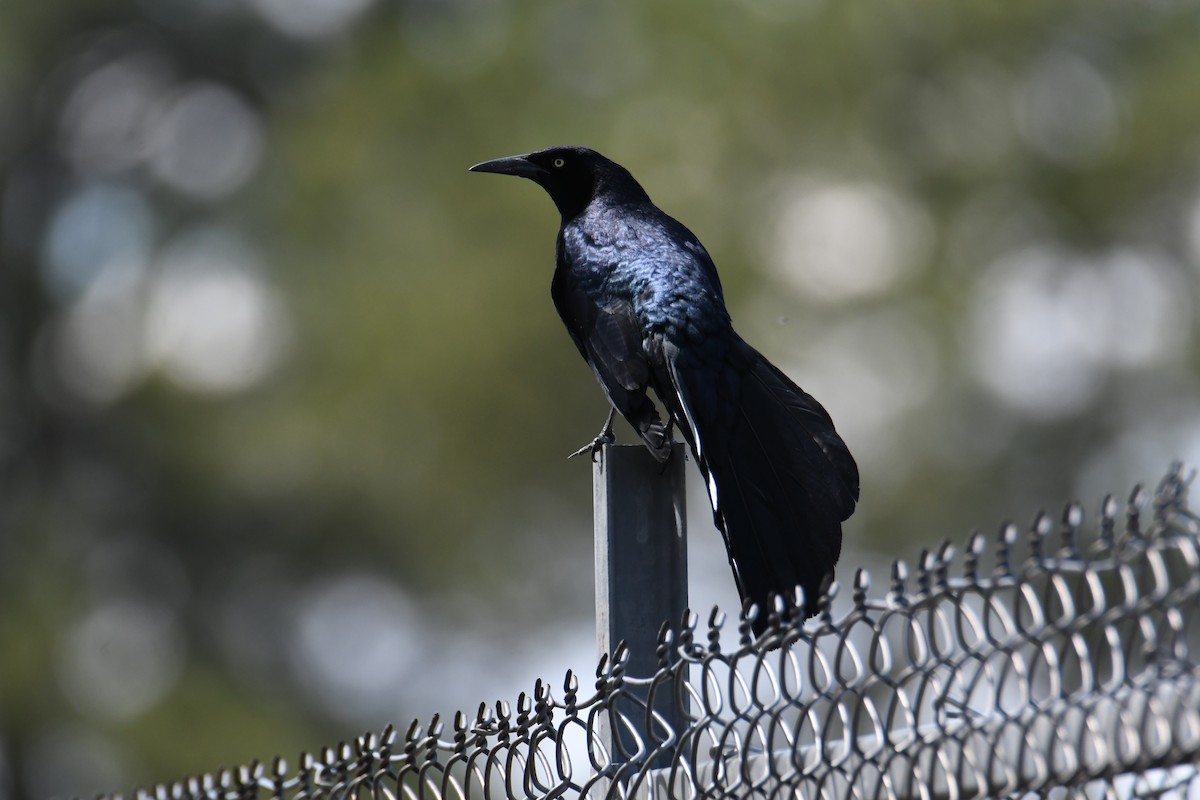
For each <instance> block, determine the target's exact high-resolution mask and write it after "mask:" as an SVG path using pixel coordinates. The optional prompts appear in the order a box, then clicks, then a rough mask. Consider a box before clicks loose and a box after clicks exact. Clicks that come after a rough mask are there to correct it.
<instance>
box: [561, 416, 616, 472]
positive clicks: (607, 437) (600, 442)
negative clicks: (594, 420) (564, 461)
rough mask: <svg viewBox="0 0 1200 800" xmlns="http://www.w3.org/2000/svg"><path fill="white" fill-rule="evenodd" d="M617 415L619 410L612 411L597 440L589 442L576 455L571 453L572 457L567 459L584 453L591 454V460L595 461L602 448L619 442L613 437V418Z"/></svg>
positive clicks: (570, 456)
mask: <svg viewBox="0 0 1200 800" xmlns="http://www.w3.org/2000/svg"><path fill="white" fill-rule="evenodd" d="M616 413H617V410H616V409H615V408H614V409H612V410H611V411H609V412H608V419H607V420H606V421H605V422H604V427H603V428H601V429H600V433H598V434H597V435H596V438H595V439H592V440H591V441H590V442H588V443H587V444H585V445H584V446H583V447H581V448H579V449H578V450H576V451H575V452H574V453H571V455H569V456H567V458H574V457H575V456H581V455H583V454H584V453H590V454H591V460H592V461H595V460H596V453H599V452H600V448H601V447H603V446H604V445H606V444H612V443H613V442H615V441H616V440H617V437H616V436H614V435H613V429H612V428H613V416H614V415H615V414H616Z"/></svg>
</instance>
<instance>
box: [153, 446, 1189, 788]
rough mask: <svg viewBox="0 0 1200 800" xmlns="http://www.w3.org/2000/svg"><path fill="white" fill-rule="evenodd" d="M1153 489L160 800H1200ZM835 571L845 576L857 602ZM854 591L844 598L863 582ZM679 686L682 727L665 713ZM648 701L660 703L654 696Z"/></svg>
mask: <svg viewBox="0 0 1200 800" xmlns="http://www.w3.org/2000/svg"><path fill="white" fill-rule="evenodd" d="M1188 480H1189V479H1187V478H1185V477H1184V476H1183V475H1182V474H1181V472H1180V469H1179V468H1175V469H1172V470H1171V472H1170V473H1169V474H1168V475H1167V476H1166V478H1165V479H1164V480H1163V481H1162V483H1161V484H1160V485H1159V487H1158V489H1157V491H1156V492H1155V493H1153V494H1150V493H1148V492H1143V491H1142V490H1141V489H1137V490H1135V491H1134V492H1133V494H1132V495H1131V497H1130V499H1129V500H1128V502H1127V503H1125V504H1124V505H1122V504H1120V503H1118V502H1116V501H1114V500H1113V499H1112V498H1109V499H1107V500H1106V501H1105V502H1104V503H1103V505H1102V508H1101V509H1100V513H1099V514H1098V516H1097V517H1096V518H1095V520H1094V522H1092V523H1091V524H1085V515H1084V512H1083V509H1082V508H1081V507H1079V506H1078V505H1071V506H1068V507H1067V509H1066V511H1065V513H1064V514H1063V516H1062V518H1061V520H1054V519H1052V518H1050V517H1048V516H1041V517H1039V518H1038V519H1037V520H1036V521H1035V522H1034V524H1033V526H1032V527H1031V528H1030V529H1029V530H1028V531H1025V532H1023V533H1022V532H1020V531H1018V529H1017V528H1016V527H1015V526H1011V525H1009V526H1005V527H1004V528H1003V529H1002V530H1001V532H1000V535H999V537H998V538H997V539H996V540H995V541H994V542H993V543H991V544H989V543H988V541H987V539H986V538H985V537H984V536H982V535H978V534H977V535H975V536H972V537H971V538H970V539H969V541H968V542H967V544H966V547H965V548H964V550H963V552H962V553H961V555H959V554H958V553H957V551H956V548H955V547H954V546H952V545H950V544H949V543H946V544H943V545H942V546H941V547H939V548H937V549H935V550H930V551H927V552H925V553H923V554H922V555H921V557H920V559H919V561H918V563H917V564H916V566H915V568H914V569H910V568H909V567H908V566H907V565H906V564H905V563H904V562H899V561H898V562H896V563H895V564H894V565H893V568H892V574H891V579H890V582H889V583H888V585H887V586H886V589H884V590H883V591H882V592H880V591H878V590H875V591H873V590H872V584H871V581H870V578H869V576H868V575H867V574H866V573H865V572H862V571H860V572H859V573H858V574H857V575H856V576H855V577H854V579H853V581H852V582H851V585H850V589H849V590H850V591H851V593H852V600H853V607H852V609H851V610H850V611H849V612H848V613H846V614H845V615H844V616H843V617H841V618H840V619H837V620H834V619H833V618H832V616H831V614H830V613H829V611H828V605H826V609H825V611H824V613H823V614H821V615H820V616H818V617H817V619H816V620H815V621H809V622H808V623H807V624H805V623H804V622H803V620H802V619H800V618H798V616H797V615H795V614H794V613H791V612H790V611H789V609H788V608H787V607H785V604H783V603H780V604H779V605H778V606H777V608H775V609H773V610H772V611H771V617H772V624H771V627H770V630H769V631H768V633H767V634H766V636H765V637H763V638H762V639H760V640H759V641H757V642H755V641H752V640H751V635H750V627H749V624H748V623H747V622H746V621H745V620H744V619H739V621H738V622H737V624H733V623H727V622H726V620H725V618H724V616H723V615H722V614H721V613H720V612H719V611H716V610H714V611H713V612H712V614H711V615H709V617H708V618H707V619H705V620H700V619H699V618H697V617H696V616H694V615H688V616H687V617H686V618H685V619H684V621H683V625H681V626H680V627H679V630H678V632H677V633H674V634H673V633H670V632H664V634H663V635H662V637H660V644H659V647H658V651H657V655H658V659H659V668H658V670H657V672H656V673H655V674H654V675H653V677H651V678H649V679H645V680H636V679H633V678H631V677H628V676H627V675H626V674H625V672H624V665H625V663H626V656H627V654H626V653H625V652H624V650H623V648H618V651H617V653H616V654H615V655H614V657H613V658H612V659H611V660H604V661H602V662H601V664H600V666H599V668H598V669H597V672H596V681H595V684H594V687H592V688H588V689H586V690H584V689H583V688H582V687H581V686H580V681H579V679H578V677H577V676H575V675H573V674H570V673H568V674H567V676H566V680H565V681H564V683H563V685H562V687H561V690H556V689H552V688H551V687H550V686H549V685H547V684H544V683H541V682H539V683H538V684H537V685H536V686H535V688H534V690H533V692H532V693H531V694H528V695H522V696H521V697H520V698H519V699H518V700H517V703H516V706H515V708H513V707H510V706H509V705H507V704H504V703H498V704H496V705H495V706H488V705H486V704H485V705H481V706H480V707H479V709H478V711H477V713H475V714H474V715H466V714H462V713H459V714H457V715H455V717H454V718H453V719H452V720H449V721H443V720H441V719H439V718H437V717H435V718H434V719H433V721H432V722H431V723H429V724H428V725H420V724H418V723H413V725H412V726H410V727H409V728H408V729H407V730H406V731H403V732H400V731H397V730H394V729H392V728H388V729H387V730H385V731H384V732H383V733H382V734H381V735H379V736H375V735H369V736H364V737H362V738H361V739H359V740H358V741H357V742H355V743H353V744H341V745H339V746H337V747H336V748H330V749H327V750H325V751H323V752H321V753H319V754H304V755H302V756H301V757H300V760H299V763H296V764H288V763H287V762H285V761H284V760H282V759H278V760H276V761H275V762H274V763H273V764H271V765H265V764H259V763H254V764H251V765H249V766H247V767H243V768H240V769H237V770H233V771H223V772H221V773H218V774H215V775H205V776H202V777H196V778H189V779H187V780H185V781H182V782H179V783H176V784H173V785H170V786H159V787H157V789H155V790H154V791H153V792H148V793H147V794H151V795H157V796H158V797H161V798H164V799H165V798H213V799H214V800H216V799H217V798H220V799H221V800H235V798H237V799H239V800H240V799H241V798H251V797H259V796H271V797H276V798H288V800H293V799H294V800H299V799H300V798H325V797H328V798H344V797H372V798H389V800H390V799H391V798H399V797H409V798H485V797H486V798H526V797H528V798H552V797H603V796H609V797H656V798H658V797H662V798H666V797H671V798H693V797H771V798H774V797H802V798H818V797H820V798H843V797H872V798H910V797H911V798H934V797H946V798H958V797H1063V798H1066V797H1087V798H1096V797H1104V798H1110V797H1111V798H1117V797H1121V798H1127V797H1137V798H1145V797H1172V798H1200V760H1198V759H1200V682H1198V679H1200V602H1198V600H1200V519H1198V518H1197V517H1196V516H1195V515H1194V514H1192V513H1191V512H1190V511H1189V510H1188V508H1187V504H1186V497H1185V491H1186V488H1187V483H1188ZM837 591H838V588H837V586H836V585H835V587H834V588H833V589H832V590H831V593H833V594H836V592H837ZM842 591H845V588H844V587H843V589H842ZM664 695H670V696H673V698H674V703H673V704H672V705H674V707H675V708H677V709H679V710H680V711H681V713H682V718H683V724H678V723H676V724H675V725H672V724H670V722H669V721H668V718H667V717H665V716H663V715H662V714H660V713H659V711H658V709H659V708H660V707H661V705H662V704H661V703H660V702H659V700H660V699H661V698H662V697H663V696H664ZM648 708H649V709H651V710H650V711H647V709H648Z"/></svg>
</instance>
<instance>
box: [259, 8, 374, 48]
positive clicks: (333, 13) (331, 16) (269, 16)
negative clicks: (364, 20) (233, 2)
mask: <svg viewBox="0 0 1200 800" xmlns="http://www.w3.org/2000/svg"><path fill="white" fill-rule="evenodd" d="M372 2H373V0H254V7H255V8H256V9H257V10H258V13H259V14H261V15H262V17H263V19H265V20H266V21H267V22H268V23H270V24H271V25H272V26H273V27H274V28H275V29H276V30H278V31H279V32H280V33H282V34H285V35H287V36H291V37H292V38H295V39H322V38H324V37H326V36H333V35H335V34H338V33H341V32H342V31H343V30H345V28H346V27H347V26H349V25H350V23H352V22H353V21H354V20H355V19H356V18H357V17H358V16H359V15H361V14H362V13H363V12H364V11H366V10H367V8H369V7H370V5H371V3H372Z"/></svg>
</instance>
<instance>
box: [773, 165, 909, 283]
mask: <svg viewBox="0 0 1200 800" xmlns="http://www.w3.org/2000/svg"><path fill="white" fill-rule="evenodd" d="M778 207H779V208H780V209H781V212H780V214H779V216H778V218H777V219H776V222H775V231H774V234H775V235H774V243H775V251H774V253H773V254H771V255H770V256H769V260H770V262H771V263H772V264H774V265H775V268H776V269H777V271H778V274H779V275H780V276H781V277H782V278H784V280H786V281H787V282H788V283H789V284H790V285H791V286H793V287H794V288H796V289H797V290H798V291H800V292H802V293H803V294H805V295H806V296H808V297H811V298H814V299H818V300H824V301H829V302H837V301H844V300H851V299H857V298H862V297H868V296H873V295H878V294H881V293H883V292H886V291H887V290H889V289H891V288H893V287H894V286H896V285H897V284H898V283H899V282H900V281H901V280H902V279H903V278H905V277H907V276H908V274H909V273H911V272H912V271H913V269H914V267H916V266H917V264H918V263H919V262H920V260H921V258H922V257H923V256H924V254H925V251H926V248H927V246H928V242H929V239H930V236H931V224H930V222H929V220H928V219H927V218H926V215H925V214H924V213H923V212H922V211H921V210H920V209H918V208H917V207H916V205H915V204H914V202H913V201H911V200H909V199H907V198H905V197H903V196H901V195H900V194H898V193H896V192H894V191H892V190H891V189H888V188H887V187H884V186H881V185H879V184H875V183H820V182H816V181H812V180H800V181H797V182H796V183H795V184H794V185H793V186H792V187H791V188H790V189H789V190H787V191H786V192H785V194H784V196H783V197H782V198H781V200H780V202H779V203H778Z"/></svg>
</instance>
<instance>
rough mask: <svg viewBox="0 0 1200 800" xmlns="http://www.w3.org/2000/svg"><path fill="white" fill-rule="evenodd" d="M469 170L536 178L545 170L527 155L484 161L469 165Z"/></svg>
mask: <svg viewBox="0 0 1200 800" xmlns="http://www.w3.org/2000/svg"><path fill="white" fill-rule="evenodd" d="M470 171H471V172H495V173H497V174H499V175H519V176H520V177H522V178H531V179H536V178H537V177H538V176H540V175H545V174H546V170H545V169H543V168H542V167H539V166H538V165H537V164H535V163H533V162H532V161H530V160H529V156H509V157H508V158H497V159H495V160H493V161H484V162H483V163H482V164H476V165H475V166H473V167H471V170H470Z"/></svg>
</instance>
